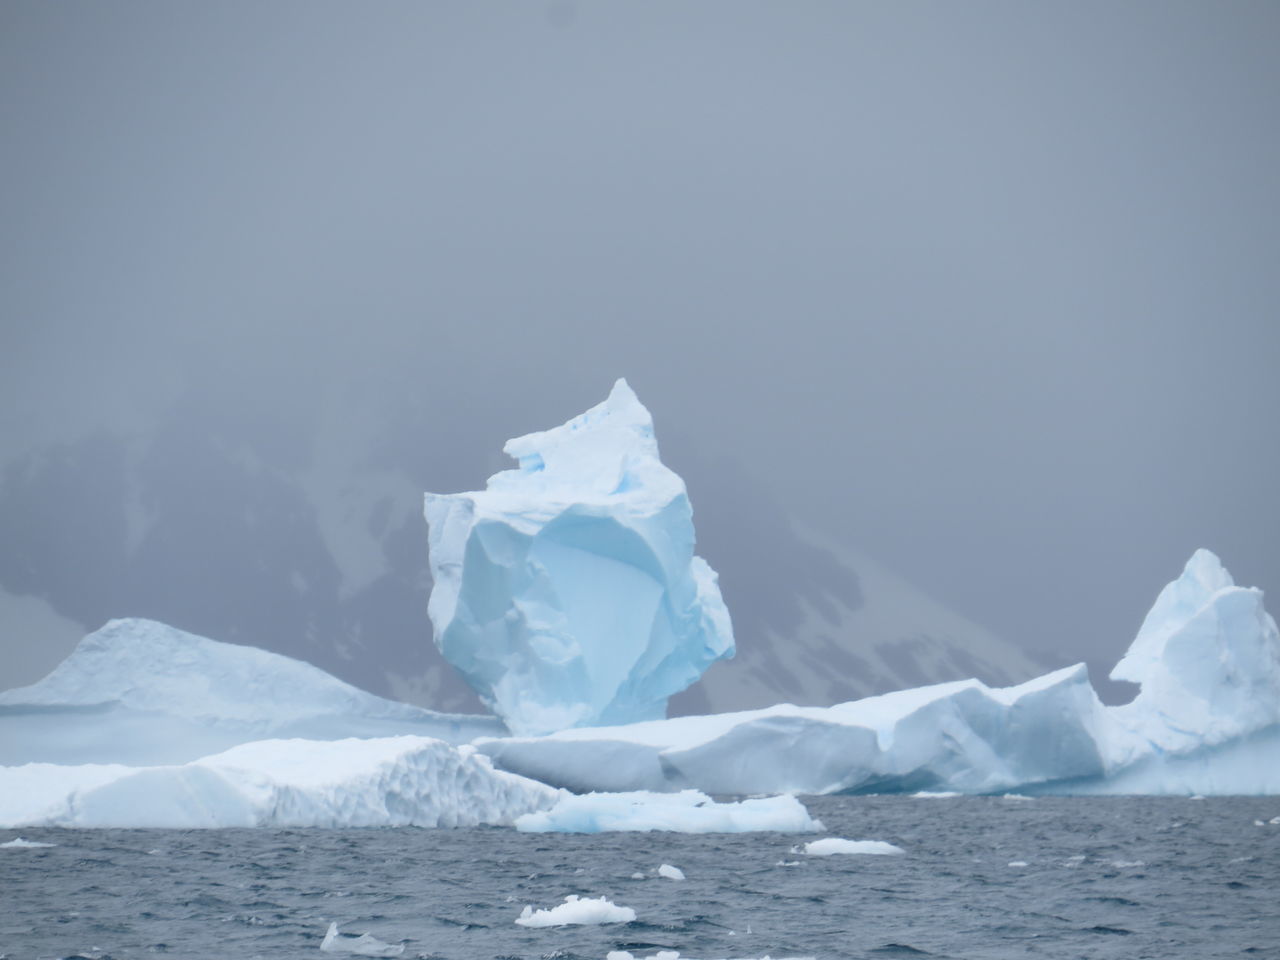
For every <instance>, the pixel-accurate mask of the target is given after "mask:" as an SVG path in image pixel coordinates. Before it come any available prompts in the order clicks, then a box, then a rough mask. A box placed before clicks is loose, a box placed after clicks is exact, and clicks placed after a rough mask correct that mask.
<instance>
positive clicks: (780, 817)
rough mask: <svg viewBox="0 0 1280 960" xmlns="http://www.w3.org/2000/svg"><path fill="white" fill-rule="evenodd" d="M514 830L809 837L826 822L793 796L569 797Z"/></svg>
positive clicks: (639, 793)
mask: <svg viewBox="0 0 1280 960" xmlns="http://www.w3.org/2000/svg"><path fill="white" fill-rule="evenodd" d="M515 825H516V829H517V830H520V831H523V832H525V833H606V832H610V831H647V830H669V831H674V832H679V833H747V832H754V831H764V830H770V831H776V832H779V833H807V832H810V831H818V830H821V829H822V824H821V822H819V821H817V820H815V819H813V818H812V817H810V816H809V811H808V810H806V809H805V807H804V804H802V803H801V802H800V801H799V800H797V799H796V798H795V797H792V796H785V795H784V796H777V797H757V798H753V799H749V800H739V801H727V802H724V803H717V802H716V801H714V800H712V799H711V798H710V797H708V796H707V795H706V794H705V793H699V792H698V791H697V790H683V791H681V792H679V793H653V792H649V791H634V792H630V793H588V794H583V795H580V796H575V795H572V794H566V795H564V796H562V797H561V798H560V800H559V801H557V802H556V804H555V806H553V807H551V808H549V809H546V810H539V811H537V812H535V813H528V814H525V815H523V816H521V817H517V818H516V821H515Z"/></svg>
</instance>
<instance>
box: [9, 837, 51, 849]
mask: <svg viewBox="0 0 1280 960" xmlns="http://www.w3.org/2000/svg"><path fill="white" fill-rule="evenodd" d="M56 846H57V844H56V843H41V842H40V841H39V840H24V839H23V838H22V837H14V838H13V839H12V840H9V841H7V842H6V843H0V847H8V848H9V849H10V850H31V849H34V848H36V847H56Z"/></svg>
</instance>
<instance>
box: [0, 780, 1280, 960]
mask: <svg viewBox="0 0 1280 960" xmlns="http://www.w3.org/2000/svg"><path fill="white" fill-rule="evenodd" d="M805 802H806V804H807V805H808V806H809V808H810V810H811V811H812V812H813V813H814V815H816V816H818V817H820V818H821V819H822V820H823V821H824V822H825V824H826V827H827V830H826V831H825V832H824V833H822V834H816V835H806V836H796V835H781V834H759V833H756V834H737V835H723V834H720V835H709V836H688V835H680V834H603V835H595V836H571V835H563V834H520V833H516V832H515V831H513V830H505V829H492V828H491V829H479V830H415V829H394V830H340V831H326V830H269V831H268V830H262V831H254V830H215V831H170V830H92V831H90V830H28V831H16V832H15V831H3V832H0V842H3V841H7V840H11V839H12V838H13V837H14V836H15V835H17V834H21V835H22V836H23V837H25V838H27V839H28V840H41V841H45V842H48V843H53V844H56V846H53V847H42V848H12V847H10V848H4V849H0V955H4V956H7V957H10V958H28V957H67V956H73V955H76V954H79V955H82V956H87V957H95V956H97V957H102V956H109V957H113V958H125V957H154V956H157V955H163V956H170V957H192V958H221V957H226V958H237V960H240V958H251V957H270V958H288V957H311V958H317V960H318V958H320V957H324V956H328V955H329V954H325V953H321V952H320V943H321V940H322V938H323V936H324V932H325V929H326V927H327V926H328V923H329V921H331V920H336V921H338V923H339V924H341V926H342V929H343V931H344V932H349V933H364V932H370V933H372V934H373V935H374V936H376V937H378V938H379V939H381V940H384V941H389V942H391V943H401V942H402V943H403V944H404V945H405V952H404V956H405V957H431V958H484V960H489V958H506V957H510V958H514V957H521V958H525V957H528V958H535V957H536V958H540V957H557V958H563V960H572V958H577V957H582V958H603V957H604V956H605V954H606V953H607V952H608V951H609V950H616V949H626V950H630V951H631V952H632V953H634V954H636V955H637V956H643V957H648V956H650V955H652V954H653V953H655V952H656V951H657V950H678V951H680V953H681V954H682V956H683V957H699V958H721V957H753V958H754V957H762V956H764V955H766V954H769V955H772V956H773V957H775V958H777V957H784V956H813V957H822V958H825V957H867V958H887V957H919V956H932V957H966V958H987V957H993V958H997V957H999V958H1002V957H1072V958H1075V957H1088V958H1107V957H1116V958H1121V957H1123V958H1126V960H1130V958H1141V957H1153V958H1162V960H1163V958H1170V957H1179V958H1181V957H1187V958H1197V960H1199V958H1209V957H1241V958H1256V957H1276V958H1280V821H1278V822H1277V823H1276V824H1274V825H1273V824H1271V823H1269V822H1268V821H1270V820H1271V818H1272V817H1280V798H1260V799H1245V798H1229V799H1209V800H1186V799H1145V798H1089V799H1084V798H1080V799H1036V800H1019V799H1005V798H950V799H919V798H908V797H824V798H806V800H805ZM1257 821H1262V824H1261V825H1258V823H1257ZM817 836H841V837H847V838H850V839H874V840H886V841H890V842H892V843H894V844H897V845H899V846H901V847H902V848H904V849H905V850H906V855H905V856H896V857H895V856H831V857H806V856H804V855H803V854H799V853H794V852H792V851H793V848H794V847H796V846H797V845H798V844H802V843H803V842H804V841H806V840H811V839H815V838H816V837H817ZM663 863H670V864H674V865H675V866H678V867H680V868H681V869H682V870H683V871H684V873H685V875H686V877H687V879H685V880H683V881H678V880H668V879H664V878H661V877H658V876H657V875H656V872H655V871H656V869H657V867H658V866H659V865H660V864H663ZM1016 864H1025V865H1024V866H1018V865H1016ZM638 873H639V874H644V877H643V878H642V879H636V878H634V877H633V875H634V874H638ZM567 894H579V895H583V896H593V897H594V896H600V895H602V894H603V895H606V896H608V897H609V899H611V900H612V901H614V902H615V903H617V904H619V905H625V906H629V907H632V908H633V909H634V910H635V911H636V914H637V919H636V921H635V922H633V923H628V924H619V925H610V926H599V927H562V928H547V929H526V928H524V927H520V926H517V925H516V924H515V923H514V920H515V918H516V917H517V916H518V915H519V913H520V910H521V908H522V907H523V906H524V905H525V904H533V905H534V906H535V907H550V906H552V905H554V904H556V903H559V902H560V901H561V900H562V899H563V898H564V897H565V896H566V895H567Z"/></svg>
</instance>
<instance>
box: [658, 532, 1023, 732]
mask: <svg viewBox="0 0 1280 960" xmlns="http://www.w3.org/2000/svg"><path fill="white" fill-rule="evenodd" d="M798 539H799V540H800V542H801V546H802V547H807V548H808V552H810V553H816V554H817V555H819V556H824V555H825V556H826V557H827V558H828V560H827V562H828V563H829V564H830V565H831V566H832V567H834V568H836V569H839V570H843V571H845V575H846V576H847V577H848V579H849V581H850V582H852V583H854V584H856V585H857V589H856V590H849V591H844V592H841V591H829V592H827V593H826V594H825V595H820V596H816V597H801V598H799V599H798V600H797V601H796V606H797V608H798V616H797V617H795V618H794V619H792V620H790V621H787V622H784V623H775V622H770V620H769V619H768V618H766V617H762V616H756V617H751V616H750V615H749V614H748V615H746V616H744V614H743V611H742V610H740V609H739V608H740V606H742V605H743V604H740V603H739V597H738V596H737V595H736V593H734V592H732V591H731V590H729V589H726V593H727V594H728V596H729V600H730V602H731V603H733V609H734V611H735V623H737V624H740V625H741V626H739V629H738V633H739V636H740V638H741V639H740V642H739V645H738V653H737V655H736V656H735V657H734V659H732V660H726V661H722V662H720V663H716V664H713V665H712V666H711V668H710V669H709V670H707V672H706V673H705V674H704V675H703V677H702V680H701V681H700V682H699V684H698V685H697V687H696V688H695V689H694V690H693V691H690V693H689V694H688V695H686V696H685V697H684V698H682V699H680V700H679V701H678V702H677V704H675V705H674V706H675V709H673V710H672V714H673V715H688V714H702V713H727V712H731V711H737V710H751V709H759V708H764V707H769V706H772V705H774V704H777V703H793V704H799V705H802V706H829V705H832V704H837V703H844V702H846V701H849V700H852V699H857V698H860V697H867V696H873V695H876V694H881V693H889V692H891V691H895V690H903V689H907V688H909V687H918V686H924V685H927V684H932V683H941V682H946V681H951V680H963V679H969V678H974V677H977V678H981V679H982V680H983V681H985V682H986V683H988V684H990V685H992V686H1007V685H1012V684H1015V683H1020V682H1022V681H1024V680H1028V679H1030V678H1032V677H1035V676H1037V675H1039V674H1040V673H1042V672H1043V670H1044V668H1045V664H1044V663H1042V662H1040V661H1038V660H1037V659H1036V658H1035V657H1033V656H1032V655H1031V654H1029V653H1028V652H1026V651H1025V650H1023V649H1021V648H1019V647H1017V646H1015V645H1014V644H1012V643H1009V642H1008V641H1006V640H1003V639H1002V638H1000V637H997V636H996V635H995V634H993V633H992V632H991V631H989V630H987V629H985V628H983V627H980V626H978V625H977V624H975V623H973V622H972V621H970V620H967V619H965V618H964V617H962V616H960V615H959V614H957V613H955V612H954V611H953V610H950V609H948V608H947V607H945V606H943V605H942V604H940V603H938V602H937V601H935V600H933V599H932V598H930V597H929V596H927V595H926V594H924V593H923V592H921V591H920V590H919V589H918V588H916V587H914V586H913V585H912V584H910V583H908V582H907V581H906V580H904V579H903V578H901V577H899V576H897V575H896V574H894V573H892V572H891V571H889V570H887V569H885V568H884V567H883V566H881V565H880V564H878V563H876V562H875V561H874V560H872V559H871V558H870V557H868V556H866V555H865V554H863V553H861V552H860V551H858V550H856V549H855V548H853V547H850V546H848V545H844V544H835V543H832V542H830V541H822V540H820V539H819V538H818V537H817V536H815V535H814V534H812V533H811V532H803V533H800V534H798ZM745 606H747V607H748V608H750V607H751V606H752V604H750V601H749V600H748V601H747V603H746V604H745ZM751 612H754V611H751Z"/></svg>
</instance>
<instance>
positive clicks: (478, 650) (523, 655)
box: [426, 380, 734, 734]
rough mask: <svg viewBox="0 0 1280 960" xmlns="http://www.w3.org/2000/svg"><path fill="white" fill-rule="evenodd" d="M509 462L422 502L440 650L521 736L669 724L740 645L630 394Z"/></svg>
mask: <svg viewBox="0 0 1280 960" xmlns="http://www.w3.org/2000/svg"><path fill="white" fill-rule="evenodd" d="M503 449H504V451H505V452H506V453H507V454H508V455H510V456H512V457H514V458H515V459H516V460H518V461H519V464H520V465H519V467H518V468H517V469H515V470H507V471H504V472H502V473H499V474H496V475H495V476H493V477H490V478H489V482H488V487H487V489H485V490H481V491H477V492H473V493H459V494H427V496H426V517H427V523H428V525H429V527H430V559H431V572H432V576H433V578H434V581H435V585H434V587H433V589H432V591H431V599H430V603H429V606H428V612H429V614H430V616H431V622H432V624H433V625H434V627H435V642H436V645H437V646H438V647H439V648H440V651H441V653H442V654H443V655H444V657H445V659H446V660H448V661H449V662H450V663H452V664H453V665H454V666H455V667H457V668H458V670H459V671H460V672H461V673H462V675H463V676H464V677H466V679H467V681H468V682H469V683H470V684H471V686H472V687H474V688H475V690H476V692H477V693H479V695H480V697H481V699H482V700H484V701H485V703H487V704H488V705H489V706H490V707H491V708H492V709H493V711H494V712H495V713H496V714H497V715H498V716H499V717H501V718H502V719H503V720H504V721H506V723H507V725H508V726H509V727H510V728H511V730H512V731H513V732H515V733H519V734H543V733H550V732H552V731H555V730H560V729H563V728H565V727H572V726H580V725H588V724H614V723H628V722H632V721H636V720H650V719H656V718H659V717H661V716H663V714H664V713H665V710H666V703H667V698H668V697H670V696H671V695H672V694H674V693H678V692H679V691H681V690H683V689H684V688H685V687H687V686H689V685H690V684H691V683H693V682H694V681H695V680H697V679H698V677H700V676H701V675H702V672H703V671H704V670H706V668H707V667H708V666H709V665H710V664H711V663H712V662H714V661H715V660H718V659H720V658H722V657H728V656H732V655H733V649H734V645H733V629H732V627H731V625H730V621H729V613H728V610H727V609H726V608H725V605H724V602H723V600H722V599H721V597H720V588H719V587H718V586H717V584H716V575H715V572H714V571H712V569H711V568H710V567H709V566H707V564H706V563H705V562H704V561H703V560H702V559H701V558H700V557H695V556H694V555H693V545H694V536H693V520H692V511H691V508H690V506H689V498H688V496H687V494H686V492H685V486H684V481H682V480H681V479H680V478H679V477H678V476H676V474H674V473H673V472H672V471H671V470H669V469H668V468H667V467H666V466H664V465H663V463H662V461H661V460H660V459H659V457H658V444H657V441H656V440H655V439H654V435H653V420H652V418H651V417H650V416H649V411H648V410H646V409H645V408H644V406H643V405H642V404H641V403H640V401H639V400H638V399H637V398H636V395H635V394H634V393H633V392H632V391H631V388H630V387H628V386H627V383H626V381H625V380H619V381H618V382H617V383H616V384H614V387H613V391H612V392H611V393H610V394H609V397H608V399H607V400H605V401H604V402H603V403H601V404H599V405H598V406H595V407H592V408H591V409H590V410H588V411H587V412H586V413H584V414H582V415H581V416H578V417H575V418H574V419H573V420H570V421H569V422H568V423H566V424H564V425H563V426H560V427H555V428H553V429H551V430H547V431H544V432H542V433H531V434H529V435H527V436H523V437H517V438H516V439H514V440H509V441H508V442H507V445H506V446H505V447H504V448H503Z"/></svg>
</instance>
